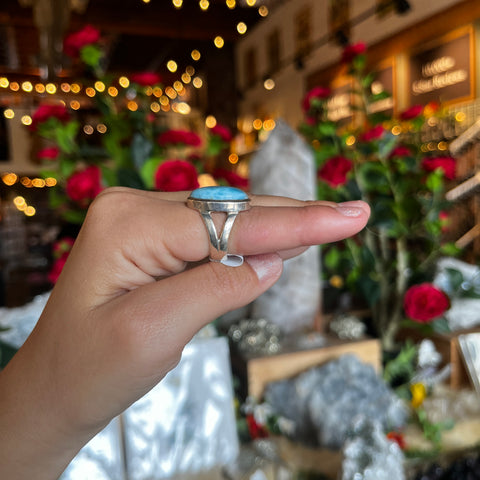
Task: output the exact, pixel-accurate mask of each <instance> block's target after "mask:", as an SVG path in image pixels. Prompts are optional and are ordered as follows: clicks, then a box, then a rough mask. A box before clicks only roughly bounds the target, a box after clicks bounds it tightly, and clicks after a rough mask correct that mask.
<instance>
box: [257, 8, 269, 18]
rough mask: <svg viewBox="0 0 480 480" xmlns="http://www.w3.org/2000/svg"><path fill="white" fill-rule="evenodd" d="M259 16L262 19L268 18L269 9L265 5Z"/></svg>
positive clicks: (260, 9) (259, 10) (259, 11)
mask: <svg viewBox="0 0 480 480" xmlns="http://www.w3.org/2000/svg"><path fill="white" fill-rule="evenodd" d="M258 14H259V15H260V16H261V17H266V16H267V15H268V8H267V7H266V6H265V5H262V6H261V7H260V8H259V9H258Z"/></svg>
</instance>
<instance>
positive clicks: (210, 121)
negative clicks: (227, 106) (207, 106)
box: [205, 115, 217, 128]
mask: <svg viewBox="0 0 480 480" xmlns="http://www.w3.org/2000/svg"><path fill="white" fill-rule="evenodd" d="M216 124H217V119H216V118H215V117H214V116H213V115H208V116H207V118H206V119H205V125H206V127H207V128H213V127H214V126H215V125H216Z"/></svg>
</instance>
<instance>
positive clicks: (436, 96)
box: [409, 26, 475, 105]
mask: <svg viewBox="0 0 480 480" xmlns="http://www.w3.org/2000/svg"><path fill="white" fill-rule="evenodd" d="M409 64H410V65H409V66H410V68H409V70H410V81H409V98H410V104H411V105H413V104H417V103H421V104H426V103H428V102H432V101H433V102H442V103H453V102H458V101H464V100H469V99H472V98H473V97H474V76H475V75H474V65H473V31H472V27H470V26H469V27H467V28H462V29H460V30H457V31H456V32H452V33H451V34H449V35H447V36H445V37H443V38H442V39H439V40H438V41H437V42H436V43H434V44H433V45H432V46H430V48H427V49H423V50H421V51H418V52H417V53H414V54H413V55H411V57H410V62H409Z"/></svg>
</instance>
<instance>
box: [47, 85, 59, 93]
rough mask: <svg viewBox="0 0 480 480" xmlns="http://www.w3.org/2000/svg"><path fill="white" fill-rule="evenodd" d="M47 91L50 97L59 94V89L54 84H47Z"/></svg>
mask: <svg viewBox="0 0 480 480" xmlns="http://www.w3.org/2000/svg"><path fill="white" fill-rule="evenodd" d="M45 90H46V91H47V93H49V94H50V95H53V94H54V93H56V92H57V87H56V85H55V84H54V83H47V84H46V85H45Z"/></svg>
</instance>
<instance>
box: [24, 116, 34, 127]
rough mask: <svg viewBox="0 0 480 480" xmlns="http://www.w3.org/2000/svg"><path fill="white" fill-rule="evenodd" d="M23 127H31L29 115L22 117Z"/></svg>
mask: <svg viewBox="0 0 480 480" xmlns="http://www.w3.org/2000/svg"><path fill="white" fill-rule="evenodd" d="M22 123H23V125H31V124H32V117H31V116H30V115H24V116H23V117H22Z"/></svg>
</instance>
